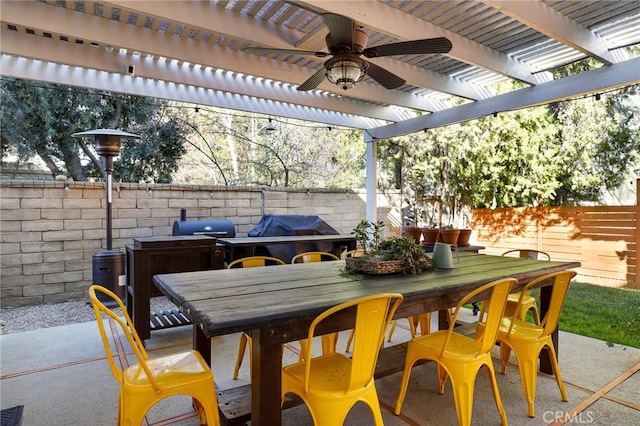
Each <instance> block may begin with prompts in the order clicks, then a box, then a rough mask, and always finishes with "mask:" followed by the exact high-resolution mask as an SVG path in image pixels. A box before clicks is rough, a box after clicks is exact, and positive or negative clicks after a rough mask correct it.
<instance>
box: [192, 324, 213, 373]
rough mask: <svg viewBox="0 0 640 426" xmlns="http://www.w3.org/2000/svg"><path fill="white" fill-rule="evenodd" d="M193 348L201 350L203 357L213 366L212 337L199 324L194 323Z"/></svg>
mask: <svg viewBox="0 0 640 426" xmlns="http://www.w3.org/2000/svg"><path fill="white" fill-rule="evenodd" d="M192 327H193V349H195V350H196V351H198V352H200V355H202V358H204V360H205V361H206V362H207V363H208V364H209V367H211V339H210V338H208V337H207V336H206V335H205V334H204V333H203V332H202V330H201V329H200V327H198V326H197V325H195V324H194V325H193V326H192Z"/></svg>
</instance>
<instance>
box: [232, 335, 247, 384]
mask: <svg viewBox="0 0 640 426" xmlns="http://www.w3.org/2000/svg"><path fill="white" fill-rule="evenodd" d="M247 340H248V337H247V335H246V334H245V333H240V344H239V345H238V356H237V358H236V367H235V368H234V370H233V380H238V372H239V371H240V366H241V365H242V359H243V358H244V351H245V348H246V347H247Z"/></svg>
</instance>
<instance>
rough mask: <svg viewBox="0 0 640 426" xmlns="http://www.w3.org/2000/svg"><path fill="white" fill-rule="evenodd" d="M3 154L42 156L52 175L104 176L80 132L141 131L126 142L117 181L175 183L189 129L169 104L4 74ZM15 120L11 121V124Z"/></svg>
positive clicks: (24, 157)
mask: <svg viewBox="0 0 640 426" xmlns="http://www.w3.org/2000/svg"><path fill="white" fill-rule="evenodd" d="M0 93H1V96H2V110H1V112H2V122H3V124H5V125H3V126H2V128H1V135H2V137H1V140H2V158H3V159H4V158H6V157H7V156H9V155H11V154H14V155H16V156H17V157H18V158H19V159H20V160H21V161H26V160H28V159H30V158H31V157H33V156H34V155H37V156H39V157H40V158H41V159H42V160H43V161H44V162H45V164H46V166H47V167H48V168H49V170H50V171H51V175H52V176H55V175H58V174H65V175H67V176H69V177H71V178H73V179H74V180H87V179H88V178H94V179H97V180H101V179H102V171H101V170H102V169H101V165H100V159H99V158H98V157H97V155H96V153H95V150H94V149H93V147H92V146H91V145H88V144H87V142H91V143H92V141H90V140H89V139H86V140H85V139H78V138H73V137H72V136H71V135H72V134H73V133H76V132H81V131H86V130H91V129H100V128H109V129H119V130H123V131H126V132H130V133H134V134H139V135H141V136H142V139H141V140H135V141H125V142H124V143H123V146H122V150H121V156H120V157H119V158H118V157H117V158H116V160H115V162H114V175H113V178H114V180H116V181H118V180H125V181H128V182H140V181H146V182H171V175H172V173H173V172H174V171H175V169H176V167H177V160H178V159H179V158H180V156H181V155H182V154H183V152H184V150H183V148H182V138H183V133H184V129H183V128H182V127H181V126H180V125H179V124H178V123H177V122H175V120H174V119H173V118H172V117H171V116H169V115H167V114H166V111H165V109H164V106H165V105H166V102H164V101H160V100H154V99H148V98H142V97H138V96H129V95H122V94H116V93H105V92H102V93H101V92H97V91H95V90H90V89H84V88H77V87H69V86H60V85H55V84H47V83H41V82H38V83H31V82H27V81H23V80H15V79H9V78H3V79H2V80H1V82H0ZM6 123H11V125H10V126H9V125H6Z"/></svg>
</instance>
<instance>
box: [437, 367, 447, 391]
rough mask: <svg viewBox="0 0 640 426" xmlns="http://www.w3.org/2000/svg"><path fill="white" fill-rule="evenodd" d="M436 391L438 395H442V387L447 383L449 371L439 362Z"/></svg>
mask: <svg viewBox="0 0 640 426" xmlns="http://www.w3.org/2000/svg"><path fill="white" fill-rule="evenodd" d="M437 368H438V384H439V387H438V393H439V394H440V395H444V387H445V385H446V384H447V378H448V377H449V373H448V372H447V370H445V369H444V367H442V366H441V365H440V364H438V367H437Z"/></svg>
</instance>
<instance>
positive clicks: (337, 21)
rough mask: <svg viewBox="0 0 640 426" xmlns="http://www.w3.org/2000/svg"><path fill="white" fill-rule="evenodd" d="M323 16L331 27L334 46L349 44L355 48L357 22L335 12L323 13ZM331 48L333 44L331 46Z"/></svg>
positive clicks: (348, 45)
mask: <svg viewBox="0 0 640 426" xmlns="http://www.w3.org/2000/svg"><path fill="white" fill-rule="evenodd" d="M322 18H323V19H324V22H325V24H327V27H328V28H329V34H331V40H332V41H333V46H347V47H349V48H350V49H353V40H354V38H355V31H356V30H355V24H354V22H353V20H352V19H350V18H347V17H346V16H342V15H336V14H334V13H323V14H322ZM329 47H330V48H331V47H332V46H329Z"/></svg>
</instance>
